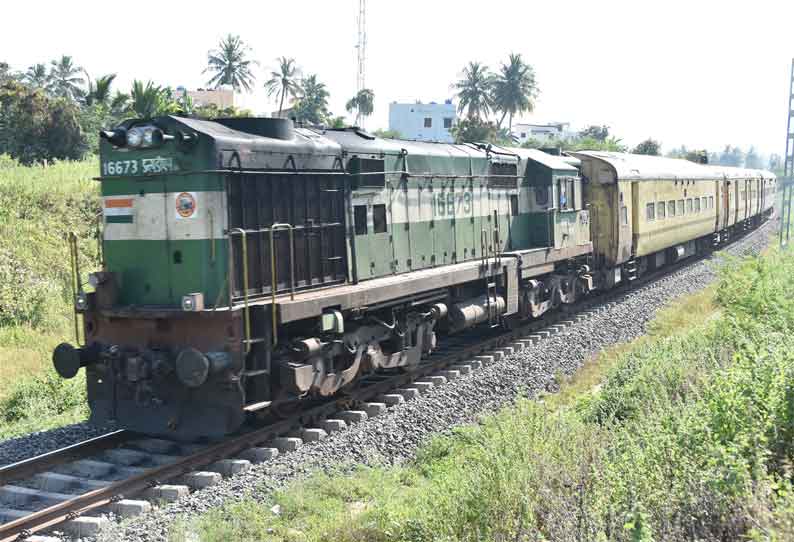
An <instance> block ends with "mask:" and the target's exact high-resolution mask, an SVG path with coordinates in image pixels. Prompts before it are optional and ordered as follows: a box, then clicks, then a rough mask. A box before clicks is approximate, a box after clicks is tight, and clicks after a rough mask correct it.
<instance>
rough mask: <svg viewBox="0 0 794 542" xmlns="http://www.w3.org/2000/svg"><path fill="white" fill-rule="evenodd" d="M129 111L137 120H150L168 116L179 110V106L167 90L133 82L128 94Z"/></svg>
mask: <svg viewBox="0 0 794 542" xmlns="http://www.w3.org/2000/svg"><path fill="white" fill-rule="evenodd" d="M129 109H130V111H132V112H134V113H135V114H136V115H137V116H138V117H139V118H142V119H150V118H152V117H156V116H159V115H168V114H170V113H175V112H176V111H178V110H179V104H177V103H176V101H175V100H174V97H173V94H172V93H171V90H170V89H169V88H164V87H161V86H158V85H155V84H154V83H152V82H151V81H148V82H147V83H146V85H144V84H143V82H142V81H138V80H135V81H133V83H132V92H131V93H130V105H129Z"/></svg>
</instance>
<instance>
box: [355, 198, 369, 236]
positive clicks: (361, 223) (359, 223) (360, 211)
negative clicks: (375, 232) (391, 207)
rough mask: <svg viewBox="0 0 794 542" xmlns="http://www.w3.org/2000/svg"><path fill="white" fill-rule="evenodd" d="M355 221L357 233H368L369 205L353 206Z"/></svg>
mask: <svg viewBox="0 0 794 542" xmlns="http://www.w3.org/2000/svg"><path fill="white" fill-rule="evenodd" d="M353 222H354V223H355V228H356V235H366V234H367V206H366V205H355V206H354V207H353Z"/></svg>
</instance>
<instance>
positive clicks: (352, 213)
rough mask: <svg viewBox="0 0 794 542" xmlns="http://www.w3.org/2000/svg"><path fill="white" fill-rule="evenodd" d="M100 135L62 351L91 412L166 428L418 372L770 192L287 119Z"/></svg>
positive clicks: (639, 161)
mask: <svg viewBox="0 0 794 542" xmlns="http://www.w3.org/2000/svg"><path fill="white" fill-rule="evenodd" d="M101 136H102V137H101V144H100V167H101V172H100V177H99V178H98V180H99V182H100V185H101V195H102V202H103V215H104V216H103V222H104V224H103V232H102V239H101V245H102V268H101V270H99V271H97V272H94V273H91V274H90V275H89V277H88V285H84V284H83V282H82V280H81V277H80V273H79V269H77V267H76V261H77V260H76V256H77V251H78V250H79V248H78V247H77V245H76V239H75V238H74V237H71V238H70V239H71V253H72V258H73V261H74V262H75V268H74V275H75V310H76V312H77V313H78V314H79V315H80V316H81V317H82V332H80V333H78V344H77V345H71V344H68V343H64V344H61V345H59V346H58V347H57V348H56V350H55V352H54V354H53V362H54V365H55V368H56V370H57V371H58V373H59V374H60V375H61V376H62V377H64V378H71V377H74V376H75V375H76V374H77V373H78V371H79V369H80V368H82V367H84V368H85V371H86V380H87V386H88V400H89V403H90V407H91V421H92V422H93V423H96V424H104V423H106V422H108V421H111V420H113V421H116V422H117V423H118V424H120V425H121V426H123V427H126V428H129V429H132V430H135V431H139V432H142V433H147V434H152V435H167V436H169V437H174V438H196V437H213V436H219V435H223V434H228V433H232V432H234V431H236V430H237V429H239V428H240V427H241V425H242V424H243V423H244V422H245V420H246V418H247V417H248V416H255V415H257V414H262V413H264V412H268V411H270V410H272V409H276V408H277V407H278V406H279V405H285V404H293V403H294V401H295V400H296V399H299V398H317V397H327V396H332V395H335V394H339V393H343V392H344V391H345V390H346V389H349V388H350V387H352V386H355V385H356V382H357V380H358V379H359V378H360V377H361V376H362V375H365V374H368V373H371V372H374V371H385V370H392V371H394V370H403V371H410V370H411V369H412V368H414V367H416V366H417V365H418V364H419V363H420V361H421V359H422V358H423V357H424V356H427V355H428V354H430V353H431V352H432V351H433V350H434V349H435V348H436V347H437V345H438V344H439V342H440V341H443V340H444V337H446V336H448V335H450V334H454V333H461V332H465V331H466V330H468V329H471V328H475V327H481V326H492V327H496V326H511V325H514V324H515V323H517V322H519V321H522V320H526V319H529V318H538V317H540V316H541V315H543V314H544V313H545V312H547V311H549V310H553V309H555V308H557V307H559V306H560V305H562V304H572V303H575V302H576V301H577V299H579V298H581V297H582V296H586V295H588V294H589V293H590V292H592V291H594V290H597V289H606V288H611V287H614V286H616V285H618V284H622V283H626V282H629V281H631V280H634V279H636V278H637V277H639V276H641V275H642V274H643V273H645V272H648V271H649V270H654V269H658V268H661V267H663V266H664V265H666V264H669V263H672V262H676V261H679V260H681V259H683V258H686V257H689V256H692V255H694V254H697V253H699V252H702V251H706V250H710V249H711V248H713V247H714V246H717V245H719V244H721V243H724V242H727V241H728V240H730V238H731V237H732V236H734V235H736V234H737V233H739V232H740V231H742V230H744V229H747V228H751V227H754V226H756V225H758V224H759V223H760V222H761V221H762V220H764V219H765V218H766V217H767V216H769V214H770V213H771V211H772V202H773V199H774V191H775V189H776V179H775V177H774V175H772V174H771V173H768V172H765V171H757V170H745V169H735V168H719V167H714V166H707V165H701V164H694V163H691V162H687V161H683V160H673V159H667V158H660V157H648V156H637V155H629V154H617V153H605V152H579V153H572V154H571V155H570V156H555V155H551V154H546V153H544V152H541V151H538V150H531V149H516V148H504V147H499V146H496V145H491V144H473V143H472V144H456V145H452V144H440V143H423V142H415V141H401V140H391V139H380V138H377V137H375V136H373V135H371V134H369V133H367V132H365V131H362V130H360V129H357V128H347V129H338V130H337V129H318V128H306V127H295V126H294V125H293V123H292V122H291V121H289V120H286V119H270V118H229V119H216V120H214V121H205V120H196V119H190V118H180V117H173V116H169V117H160V118H155V119H152V120H130V121H126V122H124V123H123V124H121V125H120V126H118V127H117V128H116V129H114V130H109V131H104V132H102V134H101ZM89 285H90V286H89ZM78 331H79V330H78Z"/></svg>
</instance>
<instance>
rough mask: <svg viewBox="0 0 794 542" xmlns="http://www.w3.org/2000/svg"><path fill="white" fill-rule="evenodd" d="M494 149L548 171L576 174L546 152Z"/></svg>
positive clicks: (571, 167) (568, 164)
mask: <svg viewBox="0 0 794 542" xmlns="http://www.w3.org/2000/svg"><path fill="white" fill-rule="evenodd" d="M494 148H495V149H499V150H501V151H503V152H506V153H510V154H515V155H517V156H518V157H519V158H521V160H522V161H524V162H529V161H533V162H537V163H539V164H541V165H543V166H545V167H547V168H549V169H554V170H560V171H570V172H572V173H573V174H575V173H576V172H577V169H576V168H575V167H574V166H573V165H571V164H570V163H568V162H566V161H565V160H563V159H562V157H561V156H555V155H553V154H549V153H547V152H543V151H541V150H538V149H522V148H513V147H496V146H494Z"/></svg>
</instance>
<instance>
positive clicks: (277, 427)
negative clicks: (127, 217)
mask: <svg viewBox="0 0 794 542" xmlns="http://www.w3.org/2000/svg"><path fill="white" fill-rule="evenodd" d="M773 222H774V221H773V220H770V221H768V222H766V223H765V224H763V225H761V226H760V227H759V228H757V229H755V230H752V231H750V232H748V233H750V234H751V235H755V234H760V235H763V234H764V233H765V232H766V230H767V229H768V228H769V226H770V224H772V223H773ZM736 240H737V239H734V240H733V241H734V242H735V241H736ZM708 255H709V254H704V255H701V256H698V257H694V258H689V259H687V260H684V261H682V262H680V263H678V264H674V265H671V266H667V267H666V268H664V269H663V270H660V271H658V272H654V273H651V274H648V275H645V276H643V277H641V278H639V279H638V280H636V281H634V282H632V283H631V284H629V285H626V286H623V287H620V288H616V289H613V290H609V291H606V292H603V293H600V294H599V295H592V296H589V297H587V298H586V299H584V300H583V301H582V302H581V303H578V304H577V305H576V306H574V307H573V308H572V309H571V310H560V311H557V312H554V313H551V314H549V315H547V316H546V317H544V318H542V319H540V320H537V321H533V322H529V323H526V324H523V325H521V326H520V327H519V328H517V329H514V330H510V331H504V330H501V329H499V330H497V329H489V330H486V331H483V332H480V333H473V334H469V335H466V336H464V337H457V336H453V337H448V338H447V339H446V342H445V344H444V345H443V346H442V347H441V349H439V350H438V351H437V352H435V353H433V354H432V355H431V356H429V357H428V358H427V359H426V360H424V361H423V362H422V363H421V364H420V365H419V366H418V367H417V368H416V369H415V370H413V371H411V372H398V371H393V372H389V373H385V374H378V375H373V376H369V377H366V378H364V379H362V380H361V381H360V383H359V384H358V385H357V386H356V387H355V389H353V390H351V391H349V392H348V393H347V394H345V395H344V396H341V397H336V398H333V399H329V400H326V401H324V402H321V403H314V404H310V405H308V406H307V407H306V408H304V409H303V410H301V411H299V412H297V413H296V414H295V415H294V416H291V417H289V418H287V419H284V420H282V421H276V422H274V423H271V424H268V425H266V426H264V427H257V428H247V429H246V430H245V431H244V432H242V433H241V434H238V435H234V436H230V437H228V438H226V439H224V440H223V441H221V442H218V443H215V444H209V445H204V446H195V445H193V446H184V445H179V444H176V443H175V444H174V450H177V451H175V452H169V454H170V455H169V454H163V453H156V452H154V453H150V456H147V455H146V454H147V452H146V451H142V450H140V449H139V450H138V451H133V450H129V449H127V448H128V447H132V448H133V449H134V448H135V446H136V443H140V442H145V441H146V440H147V439H144V438H143V437H142V436H141V435H136V434H134V433H131V432H128V431H116V432H113V433H108V434H106V435H102V436H100V437H96V438H93V439H90V440H87V441H85V442H81V443H78V444H75V445H72V446H68V447H66V448H63V449H60V450H56V451H53V452H50V453H47V454H43V455H41V456H37V457H34V458H31V459H27V460H24V461H20V462H18V463H15V464H12V465H9V466H6V467H3V468H0V497H2V496H3V495H6V494H12V495H16V494H19V493H21V494H23V495H25V494H26V493H25V492H26V491H28V492H29V491H30V490H29V489H26V488H29V487H31V486H32V485H33V482H32V481H31V480H34V479H36V477H37V476H38V477H39V478H40V477H41V476H42V475H43V474H46V473H50V472H51V471H52V470H53V469H55V470H56V471H57V470H58V469H61V470H63V469H64V468H66V469H67V470H68V468H69V466H70V465H71V464H77V463H80V462H83V463H85V462H86V461H85V460H86V459H89V460H90V461H88V463H89V466H91V465H93V466H94V467H95V468H96V467H97V465H100V466H101V465H104V464H107V461H108V459H107V456H108V455H109V454H110V455H112V454H113V451H114V450H116V451H117V452H124V453H125V454H127V455H130V454H132V455H133V456H135V454H139V455H140V457H141V458H142V459H141V460H142V461H144V462H145V463H147V464H148V465H149V466H147V467H146V468H141V467H136V466H134V464H130V463H126V464H125V463H122V464H121V466H120V467H119V469H117V470H118V472H122V473H128V474H129V476H123V477H122V478H121V479H118V480H101V481H96V480H93V481H90V480H85V481H90V482H91V484H89V485H91V486H92V487H93V489H91V490H88V491H83V492H81V493H78V494H75V495H70V494H64V493H53V492H48V491H47V490H46V489H44V490H42V491H41V492H40V493H41V494H42V495H43V497H42V498H41V499H39V502H40V504H42V505H41V506H35V505H31V504H29V503H28V504H27V505H26V506H23V507H22V508H23V510H13V512H14V513H15V514H16V515H17V516H18V517H14V518H13V519H12V520H11V521H8V522H6V523H3V524H0V542H11V541H14V540H20V539H24V538H26V537H28V536H30V535H31V534H33V533H35V532H38V531H41V530H44V529H48V528H51V527H53V526H56V525H59V524H61V523H64V522H66V521H69V520H73V519H75V518H77V517H79V516H80V515H82V514H86V513H89V512H92V511H97V510H98V509H100V508H103V507H108V506H112V505H113V504H114V503H118V502H119V501H121V500H123V499H125V497H129V496H135V495H137V494H140V493H142V492H144V491H146V490H148V489H151V488H153V487H156V486H158V485H159V484H161V483H163V482H165V481H168V480H173V479H177V478H179V477H180V476H183V475H185V474H188V473H191V472H195V471H196V470H197V469H200V468H202V467H206V466H207V465H212V464H217V462H219V461H222V460H224V459H227V458H231V457H235V456H237V455H238V454H240V453H241V452H243V451H245V450H247V449H249V448H252V447H257V446H261V445H262V444H263V443H267V442H270V441H273V439H275V438H277V437H281V436H284V435H288V434H290V433H291V432H294V431H295V430H298V429H300V428H304V427H312V426H314V425H316V424H318V423H319V422H320V421H322V420H324V419H329V418H331V417H333V416H334V414H336V413H338V412H339V411H340V410H347V409H355V408H357V407H358V406H360V405H362V404H363V403H367V402H368V401H372V400H373V399H375V398H377V397H378V396H380V395H382V394H384V393H386V392H389V391H391V390H395V389H399V388H405V387H410V385H411V384H412V383H413V382H416V381H421V380H422V379H423V378H426V377H428V376H429V375H433V374H435V373H438V372H439V371H440V370H443V369H445V368H447V367H448V366H450V365H453V364H455V363H459V362H465V361H467V360H472V359H474V358H475V357H476V356H478V355H481V354H483V353H486V352H489V351H494V350H498V349H499V348H500V347H504V346H505V345H511V346H513V347H514V348H517V347H523V345H521V344H520V343H517V342H516V341H517V340H519V339H522V338H526V337H528V336H529V337H530V338H531V339H529V340H532V341H533V342H534V341H535V340H538V335H536V333H538V332H541V333H542V331H544V330H545V331H548V334H549V335H550V334H554V333H556V332H558V331H559V330H560V327H561V326H560V325H559V324H558V322H560V321H562V326H565V325H568V324H570V323H572V321H570V320H567V318H586V317H587V316H586V314H585V313H586V311H589V310H591V309H593V308H598V307H600V306H605V305H607V304H609V303H610V302H611V300H613V299H615V298H617V297H620V296H623V295H625V294H626V293H628V292H630V291H631V290H632V289H634V288H637V287H639V286H642V285H644V284H647V283H649V282H652V281H655V280H657V279H660V278H662V277H664V276H666V275H669V274H671V273H674V272H675V271H677V270H678V269H680V268H683V267H685V266H688V265H692V264H693V263H695V262H697V261H700V260H702V259H703V258H705V257H707V256H708ZM566 308H567V307H566ZM526 340H527V339H525V341H526ZM148 440H149V442H163V441H153V440H151V439H148ZM180 446H181V448H180ZM185 450H188V451H187V452H185ZM116 455H118V454H116ZM147 457H149V459H147ZM95 458H98V459H95ZM55 476H59V475H58V474H57V473H56V475H55ZM60 476H61V478H63V475H60ZM66 478H70V477H69V476H68V475H67V476H66ZM71 478H75V479H76V480H77V481H76V482H75V484H76V486H79V485H80V482H79V480H81V479H80V478H79V477H71ZM59 479H60V478H59ZM15 484H19V485H15ZM34 500H35V499H34ZM25 508H27V509H25ZM30 508H33V509H30ZM6 512H7V511H6ZM2 514H3V510H0V515H2ZM5 517H6V518H7V519H8V516H5Z"/></svg>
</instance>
